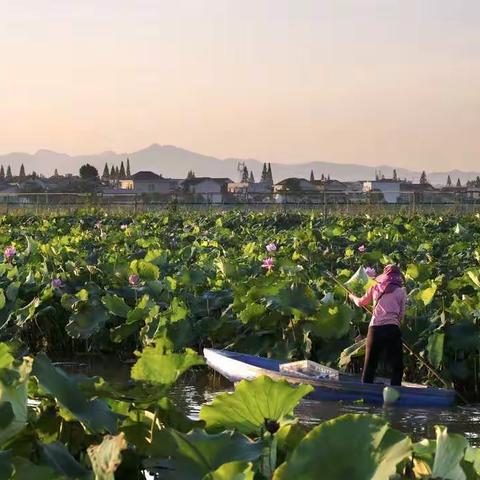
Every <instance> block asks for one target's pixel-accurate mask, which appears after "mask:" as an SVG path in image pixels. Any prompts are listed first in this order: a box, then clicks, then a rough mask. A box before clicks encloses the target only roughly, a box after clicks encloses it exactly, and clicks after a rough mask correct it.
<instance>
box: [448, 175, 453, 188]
mask: <svg viewBox="0 0 480 480" xmlns="http://www.w3.org/2000/svg"><path fill="white" fill-rule="evenodd" d="M451 186H452V179H451V178H450V175H449V176H448V177H447V187H451Z"/></svg>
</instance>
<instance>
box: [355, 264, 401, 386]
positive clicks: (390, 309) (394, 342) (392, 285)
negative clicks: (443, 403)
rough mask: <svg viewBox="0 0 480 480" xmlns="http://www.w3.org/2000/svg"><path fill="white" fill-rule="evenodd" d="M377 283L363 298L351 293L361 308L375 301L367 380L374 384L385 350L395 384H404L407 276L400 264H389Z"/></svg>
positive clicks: (365, 381) (366, 381) (369, 328)
mask: <svg viewBox="0 0 480 480" xmlns="http://www.w3.org/2000/svg"><path fill="white" fill-rule="evenodd" d="M376 281H377V284H376V285H374V286H373V287H371V288H370V289H369V290H368V292H367V293H366V294H365V295H364V296H363V297H361V298H359V297H357V296H355V295H353V294H350V299H351V300H352V301H353V302H354V303H355V305H357V307H364V306H366V305H368V304H370V303H372V302H373V306H374V307H373V315H372V320H371V321H370V324H369V326H368V335H367V344H366V352H365V365H364V367H363V379H362V380H363V382H364V383H373V380H374V377H375V370H376V369H377V365H378V361H379V359H380V356H381V354H382V352H383V351H385V353H386V361H387V363H388V364H389V365H390V367H391V369H392V376H391V381H390V384H391V385H398V386H399V385H401V383H402V376H403V356H402V333H401V331H400V322H401V321H402V320H403V317H404V315H405V303H406V300H407V294H406V292H405V289H404V288H403V283H404V281H403V275H402V272H401V271H400V269H399V268H398V267H397V266H396V265H387V266H386V267H385V269H384V270H383V274H382V275H379V276H378V277H377V278H376Z"/></svg>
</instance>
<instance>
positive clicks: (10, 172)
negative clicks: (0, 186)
mask: <svg viewBox="0 0 480 480" xmlns="http://www.w3.org/2000/svg"><path fill="white" fill-rule="evenodd" d="M12 178H13V175H12V167H10V165H9V166H8V167H7V175H6V179H7V180H11V179H12Z"/></svg>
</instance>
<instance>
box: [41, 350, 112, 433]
mask: <svg viewBox="0 0 480 480" xmlns="http://www.w3.org/2000/svg"><path fill="white" fill-rule="evenodd" d="M32 374H33V375H35V376H36V377H37V379H38V381H39V383H40V385H41V386H42V388H43V389H44V390H45V391H46V392H47V393H49V394H50V395H52V396H53V397H55V398H56V399H57V401H58V402H59V403H60V404H61V405H62V406H63V407H64V408H66V409H67V410H69V411H70V413H71V414H72V415H73V416H74V417H75V418H76V419H77V420H79V421H80V422H82V423H84V424H85V425H86V426H87V427H88V428H89V429H90V430H91V431H93V432H99V433H102V432H105V431H107V432H110V433H115V432H116V430H117V418H118V416H117V415H115V414H114V413H113V412H112V411H111V410H110V409H109V407H108V405H107V404H106V403H105V402H104V401H102V400H100V399H95V400H88V399H87V398H86V397H85V395H84V394H83V393H82V392H81V391H80V390H79V389H78V387H77V385H76V384H75V383H74V381H73V380H72V378H71V376H68V375H67V374H66V373H65V372H64V371H63V370H60V369H58V368H56V367H54V366H53V365H52V364H51V362H50V360H49V359H48V358H47V357H46V356H45V355H44V354H38V355H37V356H36V357H35V361H34V363H33V369H32Z"/></svg>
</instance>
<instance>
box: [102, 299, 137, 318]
mask: <svg viewBox="0 0 480 480" xmlns="http://www.w3.org/2000/svg"><path fill="white" fill-rule="evenodd" d="M102 302H103V304H104V305H105V307H107V310H108V311H109V312H110V313H112V314H113V315H117V316H118V317H122V318H127V315H128V314H129V312H130V310H131V308H130V307H129V306H128V305H127V304H126V303H125V300H124V299H123V298H120V297H118V296H117V295H111V294H107V295H105V296H104V297H103V298H102Z"/></svg>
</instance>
